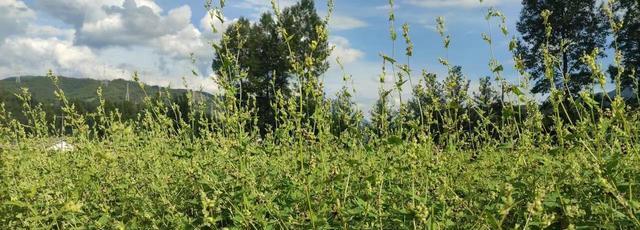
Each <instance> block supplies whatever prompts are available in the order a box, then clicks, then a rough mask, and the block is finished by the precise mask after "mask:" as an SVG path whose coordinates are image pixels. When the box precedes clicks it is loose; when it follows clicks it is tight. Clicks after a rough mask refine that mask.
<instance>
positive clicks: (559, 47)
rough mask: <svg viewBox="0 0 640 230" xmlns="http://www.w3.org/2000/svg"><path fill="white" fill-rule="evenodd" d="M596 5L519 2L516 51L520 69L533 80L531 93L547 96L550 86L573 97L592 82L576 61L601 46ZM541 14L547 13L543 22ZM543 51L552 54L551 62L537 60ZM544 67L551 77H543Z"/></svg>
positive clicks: (586, 1) (601, 22)
mask: <svg viewBox="0 0 640 230" xmlns="http://www.w3.org/2000/svg"><path fill="white" fill-rule="evenodd" d="M596 2H597V1H596V0H570V1H569V0H523V1H522V4H523V9H522V12H521V15H520V20H519V22H518V32H520V33H521V34H522V39H521V40H519V43H520V44H519V45H518V47H517V48H518V55H519V56H521V58H522V60H523V63H524V66H525V67H526V69H527V70H529V72H530V74H531V78H532V79H533V80H535V81H536V84H535V86H534V87H533V89H532V92H534V93H549V92H551V87H552V85H554V86H555V87H557V88H560V89H564V90H565V91H567V92H571V93H573V94H575V93H576V92H578V91H580V90H581V89H582V88H583V87H584V86H586V85H588V84H590V83H591V82H592V81H593V80H592V78H591V73H592V72H591V71H590V70H589V68H588V67H587V66H586V64H584V63H583V62H581V61H580V58H581V57H582V56H583V54H585V53H591V52H592V51H593V50H595V49H598V48H599V49H600V50H601V51H602V50H603V49H602V48H604V46H605V41H606V37H607V32H606V29H605V26H606V20H605V19H604V17H603V16H602V14H601V13H600V11H599V9H598V5H597V3H596ZM544 11H547V12H549V15H548V16H547V18H548V20H547V22H543V20H544V17H541V15H542V13H543V12H544ZM547 23H548V25H549V26H547ZM545 44H546V45H545ZM545 47H546V48H545ZM545 50H546V51H545ZM543 52H549V53H550V54H551V55H553V56H554V57H555V58H554V59H553V61H552V62H550V63H544V62H543V61H542V59H540V57H541V56H542V55H543ZM598 56H604V53H598ZM549 65H550V66H549ZM547 68H552V70H553V71H552V74H551V75H552V76H551V78H548V77H545V70H546V69H547ZM572 96H574V97H575V96H577V95H572Z"/></svg>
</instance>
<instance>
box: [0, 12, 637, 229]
mask: <svg viewBox="0 0 640 230" xmlns="http://www.w3.org/2000/svg"><path fill="white" fill-rule="evenodd" d="M329 2H330V5H329V14H330V13H331V9H332V8H331V1H329ZM564 2H567V1H528V0H525V1H523V3H524V4H525V8H524V10H523V13H522V17H523V18H522V19H521V23H520V24H519V29H520V30H522V31H521V32H522V33H523V34H525V36H523V39H528V38H527V37H528V35H526V34H527V33H529V34H530V35H531V37H532V38H530V40H521V41H518V40H514V41H513V42H512V43H511V45H510V47H509V49H510V51H512V52H513V53H514V63H515V68H516V69H517V70H518V71H520V73H521V75H522V79H520V81H519V84H513V83H510V82H509V81H507V80H506V79H505V78H504V77H503V72H504V67H503V66H502V64H500V63H498V62H497V61H496V60H495V58H494V57H490V58H491V59H490V62H489V66H490V70H491V71H492V72H493V74H494V75H493V76H489V77H486V78H483V80H482V81H481V84H480V86H481V87H480V90H478V92H477V93H475V94H474V95H470V94H469V92H468V90H469V82H468V81H467V80H466V78H465V76H464V75H463V74H462V67H460V66H456V65H454V64H453V63H450V61H449V60H447V59H445V58H442V59H440V63H441V64H442V65H443V66H445V67H446V68H447V69H448V70H449V71H448V74H447V76H443V77H442V79H443V80H440V79H441V78H440V77H438V76H436V75H435V74H431V73H428V72H426V71H422V72H421V73H420V74H416V73H415V71H414V70H412V69H411V67H410V66H409V65H408V64H405V63H401V62H399V61H398V60H400V59H401V58H399V57H395V56H394V55H382V57H381V58H382V59H383V61H384V65H383V66H382V73H381V75H380V81H381V85H380V89H379V92H380V98H379V100H378V102H377V103H376V106H375V107H374V109H373V110H372V111H371V117H370V119H365V116H364V115H363V112H362V111H359V110H358V109H357V108H356V107H355V106H354V103H353V101H352V94H353V89H352V87H350V86H351V84H352V81H353V80H352V79H350V77H349V76H348V75H345V76H344V82H345V84H344V88H343V89H342V90H341V91H340V93H339V94H338V95H337V97H335V99H327V98H326V97H325V94H324V92H323V89H322V84H323V83H322V80H321V79H322V78H321V77H320V76H321V74H322V72H324V70H326V69H323V68H326V67H325V65H326V58H327V57H328V55H327V51H326V47H324V46H323V45H322V44H326V41H327V38H328V36H329V35H328V31H327V21H326V20H329V18H330V17H326V18H324V19H323V18H320V17H317V15H316V13H315V6H314V2H313V1H311V0H302V1H301V2H300V3H299V4H297V5H295V6H293V7H292V8H288V9H285V10H283V11H280V10H279V8H278V7H277V6H276V5H275V3H274V7H273V9H274V13H273V15H275V17H274V16H271V15H267V16H265V17H262V20H261V21H260V22H259V23H257V24H253V25H252V24H251V23H249V22H248V21H243V20H240V21H238V22H237V23H238V24H237V25H235V26H231V27H230V29H229V30H227V31H226V32H225V37H224V38H223V39H222V41H221V42H220V43H219V44H214V46H213V48H214V51H215V52H216V54H218V55H217V56H216V60H214V66H213V67H214V69H215V70H216V71H217V73H218V77H217V78H216V79H215V80H216V81H217V83H218V85H219V87H220V88H221V89H222V93H221V95H220V96H219V97H218V96H216V97H207V100H201V99H196V98H197V97H196V96H195V95H198V93H195V92H192V91H187V92H186V94H184V98H183V100H181V102H176V101H175V100H174V98H175V95H173V94H172V93H170V91H169V90H168V89H164V90H157V91H155V92H151V91H150V90H148V89H147V87H139V88H138V90H140V92H141V94H140V95H139V98H142V100H141V105H140V106H141V110H140V111H137V112H136V115H135V116H134V117H131V118H129V119H124V118H123V117H122V113H121V112H120V111H119V110H108V109H107V107H108V106H107V101H106V99H105V98H107V96H106V94H105V92H106V89H107V87H106V86H96V87H97V88H96V92H95V95H96V100H95V102H96V106H95V109H94V110H91V111H80V110H79V109H78V103H76V102H73V101H71V100H69V99H68V98H69V97H68V96H69V95H68V94H67V93H66V90H68V89H66V88H64V87H61V85H63V84H61V79H62V78H59V77H56V76H55V75H54V74H53V73H50V74H49V76H48V79H49V81H51V83H52V84H51V85H52V89H53V92H51V94H52V95H51V96H50V97H51V98H54V99H55V103H57V105H59V107H60V112H61V113H62V114H63V115H64V116H63V118H62V119H63V121H64V122H62V123H61V124H62V125H61V126H62V127H60V126H56V125H54V124H51V122H50V118H51V117H52V116H54V115H55V114H51V113H48V112H46V111H45V110H44V105H43V104H42V103H34V101H33V100H32V95H36V94H37V93H41V92H35V91H33V90H31V91H29V90H27V89H24V90H22V91H19V92H17V93H16V94H17V95H16V96H17V99H16V100H17V101H18V102H20V109H21V113H20V115H17V114H12V113H8V112H7V109H6V106H4V105H5V104H6V103H2V106H0V225H1V226H4V227H6V228H11V229H14V228H29V229H30V228H56V229H66V228H91V229H93V228H97V229H112V228H113V229H125V228H131V229H149V228H163V229H164V228H167V229H193V228H209V229H218V228H234V229H242V228H245V229H246V228H249V229H264V228H270V229H272V228H277V229H290V228H291V229H315V228H321V229H335V228H344V229H351V228H353V229H410V228H413V229H442V228H452V229H503V228H508V229H510V228H518V229H520V228H522V229H542V228H553V229H578V228H605V229H633V228H639V227H640V220H639V219H638V218H640V202H639V201H638V200H639V199H640V195H638V194H639V193H638V192H637V190H638V189H637V186H638V181H640V159H639V157H638V156H639V154H640V145H639V141H640V140H639V137H640V113H638V109H637V106H636V103H637V101H638V94H637V92H638V87H637V84H635V87H634V85H633V84H627V83H624V82H634V81H633V79H637V75H636V74H637V73H636V72H634V71H633V69H634V68H636V69H637V67H633V66H628V67H627V66H626V65H631V64H632V63H634V59H631V60H630V58H633V54H634V53H633V52H632V51H629V50H624V51H623V50H622V49H637V46H634V45H626V46H617V45H612V46H611V47H612V49H613V50H614V51H615V52H614V53H616V54H617V55H616V58H614V59H615V60H614V62H613V64H612V65H611V67H610V68H608V69H605V68H602V67H601V66H602V64H600V63H601V61H600V58H602V57H603V53H602V52H600V51H599V49H593V50H588V49H587V51H588V52H587V51H585V52H583V53H582V54H579V53H577V52H578V51H574V50H569V49H559V47H561V46H559V44H557V43H555V42H560V43H561V44H565V42H568V43H566V44H571V45H572V46H578V45H580V43H576V42H571V41H567V40H566V39H568V38H564V39H557V38H556V37H555V36H561V35H557V34H556V33H554V28H564V29H566V30H569V29H570V28H571V27H568V26H567V25H561V26H560V25H556V24H561V23H565V22H566V23H572V22H571V20H555V19H554V15H557V13H553V12H552V11H550V10H553V9H556V11H558V10H557V9H567V6H575V7H576V9H572V10H578V11H581V12H593V15H590V14H589V15H590V16H589V17H591V16H593V17H594V18H599V19H597V20H602V21H601V22H602V23H603V25H606V26H604V27H603V28H609V32H608V33H610V34H611V35H603V36H613V37H622V36H626V35H624V34H625V33H634V32H633V31H631V32H629V30H626V29H624V28H626V26H630V27H632V28H637V26H638V25H637V22H635V23H636V24H633V23H634V22H633V20H635V19H633V18H629V16H625V15H626V14H634V12H633V11H632V10H621V9H634V8H633V7H637V3H634V1H613V0H611V1H609V2H607V3H606V4H604V5H602V6H597V5H595V4H588V2H589V1H581V0H580V1H578V0H575V1H571V2H576V3H578V2H579V3H581V4H574V5H571V4H567V5H563V6H553V7H551V6H546V7H545V6H544V5H543V4H542V3H548V4H564ZM594 2H595V1H594ZM636 2H637V1H636ZM389 3H390V4H393V1H389ZM625 4H626V5H625ZM206 5H207V7H208V8H211V10H210V11H209V12H210V14H211V17H212V18H217V19H220V20H222V18H224V17H223V16H222V9H223V6H224V1H220V2H219V4H213V3H212V2H211V1H208V2H207V4H206ZM625 6H627V7H631V8H624V7H625ZM527 7H533V8H527ZM536 7H537V8H536ZM578 7H579V9H578ZM291 9H295V11H292V10H291ZM389 9H391V12H390V14H389V21H390V24H391V30H390V37H391V40H392V41H393V42H394V47H395V43H396V42H397V40H403V41H404V45H405V46H404V47H403V48H406V49H405V53H404V54H405V55H404V56H406V58H407V59H410V58H411V56H412V55H413V45H412V43H411V37H410V29H409V25H406V24H405V25H403V26H402V31H396V26H397V25H395V23H396V21H395V15H394V12H393V9H394V7H393V6H391V7H389ZM537 9H540V10H539V11H537ZM295 12H298V13H300V15H297V16H291V17H289V16H287V15H290V14H294V13H295ZM301 12H303V13H301ZM599 12H601V13H602V15H599ZM538 13H539V14H538ZM586 14H587V13H585V15H586ZM597 14H598V15H597ZM567 15H571V14H566V15H565V14H563V15H562V16H564V17H566V16H567ZM596 16H597V17H596ZM305 17H308V18H314V20H315V19H317V20H319V21H314V22H315V23H313V24H312V25H308V24H304V23H302V24H296V23H291V22H287V20H296V18H298V19H300V18H305ZM527 17H532V18H537V19H535V20H531V21H532V23H533V24H537V23H542V26H543V27H541V28H530V29H526V30H525V29H524V28H527V24H528V20H527ZM487 20H488V21H489V23H498V26H499V28H502V32H503V34H504V35H505V36H507V34H508V31H506V29H505V27H504V26H505V25H504V16H503V15H502V13H500V12H499V11H497V10H495V9H489V11H488V12H487ZM594 20H595V19H594ZM311 21H313V20H311ZM623 21H624V22H629V23H630V24H629V23H625V24H623V23H622V22H623ZM636 21H637V20H636ZM436 22H437V28H438V31H439V33H440V35H441V36H442V39H443V46H444V49H448V48H449V46H451V45H452V44H451V38H450V36H449V35H448V34H447V33H446V30H445V26H446V25H445V20H444V18H438V19H437V20H436ZM293 25H305V26H299V27H297V26H293ZM623 25H624V26H623ZM634 26H635V27H634ZM265 28H267V29H265ZM254 29H255V31H252V30H254ZM290 30H294V31H290ZM305 31H306V32H305ZM526 31H530V32H526ZM534 31H535V32H534ZM541 31H542V32H541ZM581 31H589V30H588V29H581ZM623 31H626V32H623ZM240 32H242V33H246V34H252V35H251V36H237V35H238V34H239V33H240ZM234 34H235V36H236V38H238V37H245V38H250V39H270V40H271V41H272V43H271V44H277V45H273V46H270V47H271V48H274V49H275V50H278V51H277V52H281V53H282V54H278V55H283V57H286V58H284V59H282V60H283V61H282V63H284V64H283V65H284V66H265V65H267V64H273V63H260V62H255V60H256V58H255V57H256V56H257V55H258V54H256V53H255V52H256V50H252V49H250V48H251V47H258V46H259V45H260V43H259V42H256V41H252V42H250V43H247V44H248V46H244V44H245V43H244V42H239V41H238V40H235V39H231V38H233V36H234ZM292 34H296V35H292ZM305 34H306V35H305ZM490 34H492V33H487V34H483V38H484V39H485V41H487V44H488V45H489V46H491V47H492V48H493V46H494V44H493V38H492V37H491V35H490ZM266 35H269V36H266ZM298 35H301V36H302V39H298V38H296V39H289V38H293V37H295V36H298ZM399 35H400V36H399ZM536 36H543V37H542V38H540V37H537V38H534V37H536ZM595 38H597V37H594V39H595ZM575 39H582V38H575ZM624 39H626V40H625V43H624V44H637V43H634V42H636V41H635V40H634V39H633V37H625V38H624ZM622 40H623V39H622V38H621V39H620V41H622ZM292 41H296V44H295V45H294V44H291V42H292ZM298 41H307V43H298ZM534 41H536V42H538V43H534ZM614 41H617V39H614ZM527 42H528V43H527ZM602 42H605V41H602ZM621 43H622V42H621ZM587 45H589V47H592V48H598V47H599V48H602V49H604V48H605V45H604V44H595V45H594V44H592V43H589V44H587ZM243 47H244V48H246V49H247V50H245V49H243ZM279 47H298V48H296V49H282V50H281V49H280V48H279ZM625 47H626V48H625ZM565 48H567V47H565ZM574 48H575V47H574ZM583 48H584V47H583ZM255 49H260V50H262V48H255ZM303 50H304V51H303ZM576 50H585V49H576ZM239 51H242V52H239ZM298 51H300V52H298ZM274 52H275V51H274ZM523 54H526V55H523ZM569 54H571V55H569ZM276 56H277V55H276ZM534 57H537V58H534ZM564 57H566V58H564ZM274 58H275V57H274ZM402 59H404V58H402ZM239 60H245V61H246V62H244V61H239ZM252 60H253V61H252ZM536 60H537V61H538V63H534V61H536ZM250 66H251V67H261V68H265V69H261V70H255V69H254V68H248V67H250ZM565 66H567V68H564V67H565ZM568 66H571V68H569V67H568ZM276 67H277V68H280V69H279V70H280V71H286V73H278V72H277V70H276V69H271V68H276ZM252 71H253V72H252ZM274 71H275V72H274ZM574 73H575V74H577V75H580V76H588V78H589V80H584V79H582V78H580V79H579V80H580V81H573V80H572V79H574V77H573V76H574ZM578 73H579V74H578ZM585 74H586V75H585ZM418 75H419V76H420V77H419V78H418V79H415V78H416V76H418ZM577 75H576V76H577ZM607 75H609V76H610V78H611V79H612V80H613V82H614V85H615V86H616V90H615V92H614V93H612V94H608V93H601V94H597V93H596V90H597V89H599V91H600V92H603V91H605V88H606V80H605V78H606V76H607ZM275 76H277V77H275ZM133 78H134V80H137V79H138V78H137V76H136V75H135V74H134V76H133ZM278 78H280V80H281V82H280V83H276V80H277V79H278ZM389 78H392V79H389ZM530 78H531V80H536V84H535V85H534V86H530V85H529V79H530ZM623 79H627V80H623ZM290 80H291V81H292V82H293V83H292V84H289V81H290ZM389 81H393V87H391V88H388V87H385V84H384V83H385V82H389ZM545 81H546V82H548V83H545ZM551 82H554V83H557V84H549V83H551ZM635 82H637V81H635ZM137 84H138V83H137ZM264 84H269V86H265V85H264ZM278 84H280V86H278V87H276V85H278ZM405 84H411V86H412V87H411V89H412V94H413V97H411V98H402V95H403V94H402V90H403V89H404V88H405V87H403V86H404V85H405ZM494 84H495V85H497V87H494ZM139 85H141V84H139ZM545 85H546V86H545ZM141 86H143V85H141ZM244 86H249V87H248V88H247V87H244ZM260 86H263V87H260ZM543 86H544V87H547V86H548V88H547V89H544V90H543V91H544V92H549V96H548V99H547V100H546V102H545V103H543V104H540V103H538V100H537V99H535V97H534V96H532V95H531V94H529V93H528V92H529V91H530V90H532V89H533V90H534V91H539V90H540V89H542V88H541V87H543ZM496 88H498V89H496ZM265 89H267V90H271V91H268V92H267V91H264V90H265ZM243 90H250V91H249V92H247V91H243ZM629 90H632V91H635V94H634V93H631V94H629V95H630V96H626V97H623V93H622V92H623V91H629ZM265 95H266V96H265ZM260 97H266V99H264V98H263V99H261V98H260ZM395 98H398V100H397V101H399V102H400V103H399V104H398V105H395V104H393V102H395V100H394V99H395ZM258 103H260V105H258ZM264 103H268V105H265V104H264ZM211 104H213V105H215V106H210V105H211ZM264 113H268V114H267V115H265V114H264ZM16 116H23V117H24V120H20V119H17V118H16ZM60 140H65V141H66V142H68V143H71V144H72V145H73V147H72V148H66V149H62V150H56V149H54V148H51V146H52V145H53V144H55V143H58V141H60Z"/></svg>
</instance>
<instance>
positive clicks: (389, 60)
mask: <svg viewBox="0 0 640 230" xmlns="http://www.w3.org/2000/svg"><path fill="white" fill-rule="evenodd" d="M382 58H383V59H384V60H385V61H388V62H390V63H391V64H395V63H396V62H397V61H396V59H393V58H391V57H389V56H387V55H384V54H382Z"/></svg>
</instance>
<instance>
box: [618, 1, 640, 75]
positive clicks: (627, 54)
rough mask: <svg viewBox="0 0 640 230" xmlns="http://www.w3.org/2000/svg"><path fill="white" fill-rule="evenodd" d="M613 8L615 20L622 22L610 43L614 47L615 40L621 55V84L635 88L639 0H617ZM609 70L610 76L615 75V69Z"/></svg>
mask: <svg viewBox="0 0 640 230" xmlns="http://www.w3.org/2000/svg"><path fill="white" fill-rule="evenodd" d="M613 8H614V9H613V10H614V12H615V14H614V15H615V16H616V17H617V18H616V20H617V21H620V22H622V27H621V28H620V30H619V31H618V33H617V34H616V37H615V40H614V41H612V44H611V46H612V47H615V46H616V42H617V46H618V48H619V49H620V52H621V53H622V57H623V59H622V63H621V64H622V65H623V66H624V73H623V74H622V79H621V80H622V82H621V85H622V86H623V87H630V88H635V87H636V86H635V84H636V81H640V1H638V0H618V1H615V4H614V5H613ZM611 70H612V71H611V72H612V74H611V75H612V77H615V75H616V73H617V69H611ZM634 73H635V74H634Z"/></svg>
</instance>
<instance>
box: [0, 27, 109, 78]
mask: <svg viewBox="0 0 640 230" xmlns="http://www.w3.org/2000/svg"><path fill="white" fill-rule="evenodd" d="M0 53H2V54H3V55H2V56H1V57H0V65H2V66H5V67H13V68H18V69H22V71H27V70H28V72H29V73H30V74H40V75H41V74H44V73H46V71H47V69H53V70H56V71H59V72H63V73H66V74H67V75H73V76H91V75H90V74H93V73H95V69H94V68H95V66H96V65H97V64H98V63H97V62H96V60H95V55H94V54H93V52H92V51H91V50H90V49H89V48H88V47H80V46H74V45H73V43H72V42H71V41H64V40H59V39H57V38H48V39H43V38H25V37H19V38H8V39H6V40H5V42H4V44H2V46H0ZM2 74H3V75H7V74H15V73H2Z"/></svg>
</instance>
